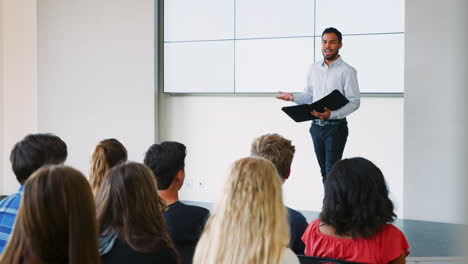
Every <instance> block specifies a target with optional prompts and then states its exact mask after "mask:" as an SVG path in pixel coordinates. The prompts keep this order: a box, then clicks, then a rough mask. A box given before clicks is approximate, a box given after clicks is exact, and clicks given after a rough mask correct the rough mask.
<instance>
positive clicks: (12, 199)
mask: <svg viewBox="0 0 468 264" xmlns="http://www.w3.org/2000/svg"><path fill="white" fill-rule="evenodd" d="M23 190H24V185H21V187H20V188H19V190H18V192H17V193H14V194H12V195H10V196H8V197H6V198H5V199H3V200H1V201H0V254H1V253H3V250H4V249H5V246H6V244H7V242H8V239H10V235H11V233H12V231H13V226H14V225H15V220H16V215H17V214H18V209H19V206H20V202H21V196H22V195H23Z"/></svg>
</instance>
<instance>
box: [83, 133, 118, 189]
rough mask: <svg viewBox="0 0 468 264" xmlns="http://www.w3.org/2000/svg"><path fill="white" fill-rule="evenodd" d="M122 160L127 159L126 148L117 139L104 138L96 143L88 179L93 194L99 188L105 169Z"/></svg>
mask: <svg viewBox="0 0 468 264" xmlns="http://www.w3.org/2000/svg"><path fill="white" fill-rule="evenodd" d="M124 161H127V149H125V147H124V145H122V143H120V141H118V140H117V139H115V138H109V139H104V140H102V141H101V142H99V144H97V146H96V147H95V148H94V151H93V155H92V156H91V162H90V163H91V168H90V169H89V181H90V183H91V188H92V189H93V193H94V194H96V193H97V191H98V190H99V186H101V184H102V181H103V180H104V176H105V175H106V173H107V171H109V170H110V169H111V168H112V167H114V166H115V165H117V164H120V163H122V162H124Z"/></svg>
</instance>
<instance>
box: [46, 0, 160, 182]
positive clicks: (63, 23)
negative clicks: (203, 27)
mask: <svg viewBox="0 0 468 264" xmlns="http://www.w3.org/2000/svg"><path fill="white" fill-rule="evenodd" d="M38 32H39V34H38V68H39V82H38V83H39V100H38V101H39V130H40V131H43V132H46V131H49V132H53V133H56V134H57V135H58V136H60V137H62V138H63V139H64V141H65V142H66V143H67V145H68V148H69V157H68V160H67V162H66V163H67V164H69V165H72V166H74V167H77V168H78V169H80V170H81V171H82V172H84V173H85V174H87V172H88V169H89V166H88V163H89V159H90V155H91V152H92V150H93V148H94V146H95V145H96V144H97V143H98V142H99V141H100V140H102V139H104V138H109V137H115V138H117V139H118V140H120V141H121V142H122V143H123V144H124V145H125V146H126V147H127V150H128V152H129V159H130V160H137V161H142V158H143V154H144V151H145V150H146V148H147V147H148V146H149V145H150V144H152V143H153V142H154V135H155V129H154V127H155V124H154V122H155V121H154V120H155V119H154V116H155V104H154V101H155V100H154V98H155V97H154V1H153V0H139V1H133V0H118V1H115V0H102V1H95V0H81V1H55V0H41V1H39V2H38Z"/></svg>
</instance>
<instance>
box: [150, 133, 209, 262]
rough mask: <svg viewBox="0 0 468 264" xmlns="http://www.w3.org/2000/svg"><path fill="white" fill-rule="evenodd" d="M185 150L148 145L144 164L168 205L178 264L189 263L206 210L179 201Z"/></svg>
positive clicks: (176, 144)
mask: <svg viewBox="0 0 468 264" xmlns="http://www.w3.org/2000/svg"><path fill="white" fill-rule="evenodd" d="M185 156H186V148H185V146H184V145H183V144H181V143H179V142H172V141H166V142H162V143H160V144H154V145H152V146H151V147H150V148H149V149H148V151H147V152H146V154H145V161H144V163H145V164H146V165H147V166H148V167H150V168H151V170H152V171H153V173H154V175H155V176H156V180H157V183H158V193H159V195H160V196H161V198H163V199H164V201H165V202H166V204H167V205H168V210H167V211H166V212H164V218H165V219H166V224H167V225H168V227H169V233H170V234H171V238H172V241H173V242H174V244H175V247H176V249H177V251H178V252H179V254H180V256H181V258H182V263H183V264H186V263H187V264H189V263H192V258H193V253H194V251H195V246H196V245H197V242H198V239H199V238H200V235H201V232H202V231H203V226H204V225H205V221H206V219H207V218H208V215H209V211H208V210H207V209H205V208H202V207H198V206H193V205H187V204H184V203H182V202H181V201H179V190H180V188H182V185H183V184H184V178H185V172H184V167H185Z"/></svg>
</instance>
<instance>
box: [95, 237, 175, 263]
mask: <svg viewBox="0 0 468 264" xmlns="http://www.w3.org/2000/svg"><path fill="white" fill-rule="evenodd" d="M129 262H134V263H154V262H161V263H176V257H175V256H174V252H173V251H171V249H170V248H168V247H167V246H158V247H156V248H155V249H153V250H152V251H150V252H148V253H142V252H138V251H136V250H134V249H132V248H131V247H130V246H129V245H128V244H127V243H126V242H124V241H122V240H120V239H117V240H116V242H115V244H114V246H113V247H112V249H111V251H110V252H109V253H107V254H105V255H103V256H102V263H104V264H106V263H129Z"/></svg>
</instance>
